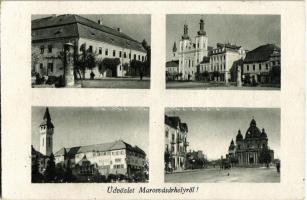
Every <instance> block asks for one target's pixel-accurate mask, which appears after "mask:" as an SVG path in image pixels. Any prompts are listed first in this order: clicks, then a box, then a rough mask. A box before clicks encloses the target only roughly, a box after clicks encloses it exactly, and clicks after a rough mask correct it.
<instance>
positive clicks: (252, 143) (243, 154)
mask: <svg viewBox="0 0 307 200" xmlns="http://www.w3.org/2000/svg"><path fill="white" fill-rule="evenodd" d="M264 150H265V151H267V152H268V153H269V155H270V158H271V159H270V160H271V162H272V161H273V160H274V151H273V150H271V149H270V148H269V146H268V136H267V133H266V132H265V130H264V128H263V129H262V131H260V130H259V128H258V127H257V124H256V121H255V120H254V119H252V121H251V122H250V126H249V128H248V129H247V131H246V133H245V137H244V138H243V135H242V134H241V131H240V130H239V131H238V134H237V136H236V142H234V141H233V140H231V142H230V145H229V148H228V154H227V155H226V158H228V159H229V160H230V162H231V163H234V164H235V165H237V166H260V165H261V158H260V156H261V153H262V152H263V151H264Z"/></svg>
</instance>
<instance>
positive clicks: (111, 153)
mask: <svg viewBox="0 0 307 200" xmlns="http://www.w3.org/2000/svg"><path fill="white" fill-rule="evenodd" d="M54 156H55V162H56V164H62V165H65V164H66V163H68V162H69V163H70V165H71V168H73V169H75V170H74V173H75V174H76V175H79V176H82V175H89V174H91V175H93V174H94V173H95V172H98V173H99V174H101V175H109V174H123V175H127V176H128V177H131V176H133V175H134V174H135V173H136V172H139V171H143V170H144V165H145V164H146V160H145V159H146V154H145V152H144V151H143V150H142V149H140V148H139V147H137V146H134V147H133V146H131V145H130V144H128V143H126V142H124V141H122V140H118V141H114V142H110V143H103V144H95V145H88V146H77V147H70V148H62V149H60V150H59V151H57V152H56V153H55V154H54Z"/></svg>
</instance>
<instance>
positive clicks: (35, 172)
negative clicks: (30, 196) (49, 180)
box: [31, 157, 42, 183]
mask: <svg viewBox="0 0 307 200" xmlns="http://www.w3.org/2000/svg"><path fill="white" fill-rule="evenodd" d="M31 180H32V183H39V182H41V181H42V174H41V173H40V172H39V160H38V158H37V157H35V158H34V160H33V163H32V170H31Z"/></svg>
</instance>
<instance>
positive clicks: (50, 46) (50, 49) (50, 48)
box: [48, 45, 52, 53]
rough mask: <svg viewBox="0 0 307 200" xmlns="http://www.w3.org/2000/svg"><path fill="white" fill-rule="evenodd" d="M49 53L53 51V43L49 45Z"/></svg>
mask: <svg viewBox="0 0 307 200" xmlns="http://www.w3.org/2000/svg"><path fill="white" fill-rule="evenodd" d="M48 53H52V45H48Z"/></svg>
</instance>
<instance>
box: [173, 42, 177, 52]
mask: <svg viewBox="0 0 307 200" xmlns="http://www.w3.org/2000/svg"><path fill="white" fill-rule="evenodd" d="M175 52H177V46H176V42H174V45H173V53H175Z"/></svg>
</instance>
